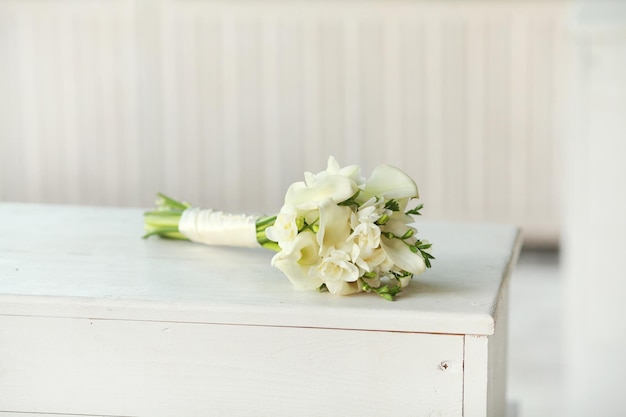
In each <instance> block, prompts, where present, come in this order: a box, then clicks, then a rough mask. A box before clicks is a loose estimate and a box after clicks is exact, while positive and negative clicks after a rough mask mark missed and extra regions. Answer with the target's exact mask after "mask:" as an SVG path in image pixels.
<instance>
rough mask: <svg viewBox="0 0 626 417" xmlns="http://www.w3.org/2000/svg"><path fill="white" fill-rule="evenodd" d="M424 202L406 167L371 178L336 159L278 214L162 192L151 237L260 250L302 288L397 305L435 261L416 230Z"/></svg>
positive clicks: (300, 186) (296, 188) (149, 216)
mask: <svg viewBox="0 0 626 417" xmlns="http://www.w3.org/2000/svg"><path fill="white" fill-rule="evenodd" d="M418 197H419V196H418V191H417V186H416V185H415V182H414V181H413V180H412V179H411V178H410V177H409V176H408V175H407V174H405V173H404V172H402V171H401V170H399V169H398V168H395V167H392V166H389V165H380V166H378V167H376V168H375V169H374V171H373V172H372V174H371V176H370V177H369V179H367V180H365V179H364V178H362V177H361V169H360V168H359V167H358V166H356V165H352V166H348V167H344V168H341V167H340V166H339V164H338V163H337V161H336V160H335V159H334V158H333V157H330V158H329V159H328V167H327V169H326V170H325V171H322V172H320V173H318V174H312V173H310V172H305V173H304V181H303V182H296V183H294V184H292V185H291V186H290V187H289V188H288V190H287V193H286V195H285V203H284V205H283V206H282V208H281V210H280V212H279V213H278V214H277V215H274V216H269V217H258V216H251V215H235V214H229V213H223V212H220V211H214V210H208V209H200V208H197V207H192V206H190V205H189V204H187V203H182V202H179V201H176V200H174V199H172V198H169V197H167V196H165V195H163V194H159V199H158V200H157V208H156V210H154V211H150V212H147V213H145V217H144V224H145V228H146V232H147V233H146V234H145V235H144V237H149V236H153V235H158V236H162V237H166V238H174V239H188V240H191V241H193V242H199V243H205V244H209V245H230V246H247V247H258V246H259V245H260V246H262V247H265V248H268V249H272V250H274V251H276V252H277V253H276V255H274V257H273V258H272V265H273V266H274V267H276V268H278V269H279V270H280V271H282V272H283V273H284V274H285V275H286V276H287V278H289V280H290V281H291V282H292V283H293V284H294V285H295V286H296V287H297V288H301V289H318V290H328V291H329V292H331V293H333V294H341V295H348V294H354V293H358V292H363V291H364V292H374V293H376V294H378V295H380V296H382V297H383V298H385V299H387V300H393V298H394V296H395V295H396V294H398V292H400V290H401V289H402V288H404V287H405V286H407V285H408V284H409V282H410V280H411V278H412V277H413V275H417V274H420V273H422V272H424V271H425V269H426V268H430V266H431V260H432V259H434V257H433V256H432V255H431V253H430V249H431V244H430V243H429V242H428V241H426V240H423V239H418V238H417V236H416V235H417V230H416V229H415V228H414V227H412V226H411V225H410V224H411V223H413V221H414V218H413V216H414V215H419V214H420V213H419V211H420V209H421V208H422V205H421V204H420V205H417V206H415V207H413V208H411V209H409V208H408V205H409V203H410V202H411V200H412V199H416V198H418Z"/></svg>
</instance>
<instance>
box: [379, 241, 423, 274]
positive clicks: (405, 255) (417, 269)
mask: <svg viewBox="0 0 626 417" xmlns="http://www.w3.org/2000/svg"><path fill="white" fill-rule="evenodd" d="M380 246H381V247H382V248H383V250H384V251H385V254H386V255H387V258H389V260H391V262H393V263H394V264H395V266H397V267H398V268H400V269H402V270H404V271H407V272H410V273H412V274H414V275H418V274H421V273H422V272H424V271H425V270H426V263H425V262H424V258H422V255H420V254H419V253H413V252H412V251H411V249H409V247H408V246H407V245H406V244H405V243H404V242H403V241H401V240H400V239H395V238H394V239H389V238H387V237H384V236H383V237H382V238H381V240H380Z"/></svg>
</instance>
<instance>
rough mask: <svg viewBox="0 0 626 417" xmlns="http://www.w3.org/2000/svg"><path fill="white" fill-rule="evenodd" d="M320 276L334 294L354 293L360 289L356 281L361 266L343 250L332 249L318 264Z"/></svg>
mask: <svg viewBox="0 0 626 417" xmlns="http://www.w3.org/2000/svg"><path fill="white" fill-rule="evenodd" d="M317 270H318V273H319V276H320V278H321V279H322V281H323V282H324V284H326V288H328V291H330V292H331V293H333V294H342V295H346V294H352V293H353V292H358V291H360V289H359V287H358V285H357V286H354V285H350V284H351V283H356V281H357V280H358V279H359V268H357V267H356V266H355V265H354V264H353V263H352V262H350V257H349V256H348V254H347V253H346V252H344V251H341V250H332V251H331V252H330V255H329V256H327V257H325V258H324V259H323V260H322V262H321V263H320V264H319V265H318V266H317Z"/></svg>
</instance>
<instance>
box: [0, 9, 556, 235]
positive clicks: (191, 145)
mask: <svg viewBox="0 0 626 417" xmlns="http://www.w3.org/2000/svg"><path fill="white" fill-rule="evenodd" d="M565 22H566V6H565V3H564V2H560V1H505V0H503V1H471V0H468V1H446V2H440V1H408V0H406V1H405V0H402V1H382V0H380V1H378V0H368V1H361V0H350V1H348V0H343V1H295V2H294V1H287V0H284V1H281V0H279V1H275V0H268V1H263V0H248V1H245V0H233V1H226V0H225V1H185V0H181V1H158V0H137V1H130V0H117V1H57V0H49V1H6V0H0V200H1V201H32V202H45V203H64V204H66V203H69V204H90V205H131V206H149V205H150V204H151V203H152V200H153V194H154V193H155V192H156V191H163V192H166V193H170V194H172V195H174V196H178V197H183V198H185V199H187V200H190V201H192V202H197V203H199V204H202V205H205V206H211V207H214V208H220V209H225V210H233V211H261V212H271V211H275V210H277V209H278V208H279V207H280V205H281V201H282V196H283V192H284V190H285V189H286V187H287V186H288V184H290V183H291V182H293V181H295V180H298V179H300V177H301V173H302V171H303V170H305V169H307V170H313V171H315V170H319V169H322V168H324V165H325V160H326V157H327V156H328V155H329V154H332V155H335V156H336V157H337V158H338V159H339V161H340V162H342V163H345V164H347V163H359V164H362V165H363V167H364V168H365V170H366V171H369V170H371V168H372V167H374V166H375V165H376V164H378V163H382V162H387V163H392V164H395V165H398V166H400V167H402V168H403V169H405V170H406V171H408V172H409V173H410V174H412V175H413V176H414V177H415V178H416V180H417V182H418V184H419V186H420V191H421V194H422V197H423V202H424V203H425V204H426V210H425V213H426V215H427V217H428V218H431V219H446V220H467V221H497V222H514V223H518V224H521V225H522V226H524V228H525V229H526V236H527V239H528V240H529V241H531V242H539V243H541V242H544V243H545V242H548V243H554V242H555V241H556V239H557V236H558V231H559V220H558V219H559V214H558V213H559V210H558V203H559V199H558V195H559V194H558V193H559V187H558V175H557V173H558V166H559V163H560V162H559V161H560V159H559V155H558V152H557V150H556V148H555V146H556V143H557V140H556V139H557V137H558V136H559V135H560V130H561V129H560V124H559V123H560V118H561V116H562V115H561V109H562V104H563V103H562V100H563V84H564V83H563V81H564V80H565V79H566V77H567V67H566V64H565V63H566V59H565V58H566V56H565V55H566V51H567V49H566V44H567V40H566V35H567V31H566V24H565Z"/></svg>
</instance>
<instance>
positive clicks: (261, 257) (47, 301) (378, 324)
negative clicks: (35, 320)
mask: <svg viewBox="0 0 626 417" xmlns="http://www.w3.org/2000/svg"><path fill="white" fill-rule="evenodd" d="M141 213H142V212H141V211H140V210H135V209H103V208H85V207H64V206H40V205H28V204H2V205H0V222H1V228H2V233H1V234H0V314H5V315H33V316H53V317H93V318H111V319H131V320H159V321H184V322H201V323H222V324H247V325H250V324H253V325H267V324H271V325H276V326H296V327H324V328H346V329H363V330H389V331H411V332H424V333H450V334H486V335H489V334H492V333H493V332H494V316H495V314H496V311H497V306H498V303H497V301H498V299H499V297H500V292H501V288H502V287H503V285H505V284H506V280H507V279H508V273H509V269H510V266H511V265H512V263H513V262H514V259H515V254H516V253H517V251H518V250H519V244H520V238H519V234H518V230H517V229H516V228H515V227H513V226H505V225H471V224H418V229H419V230H420V233H421V236H423V237H425V238H428V239H429V240H430V241H431V242H433V244H434V252H433V253H434V255H435V256H436V257H437V260H436V261H435V263H434V265H435V267H434V268H433V269H432V270H429V271H427V272H426V273H424V274H423V275H421V276H418V277H415V278H414V282H413V283H412V284H411V285H410V286H409V287H408V288H407V289H406V290H405V291H403V293H402V295H401V296H400V297H398V300H397V301H396V302H393V303H390V302H383V300H382V299H380V298H378V297H376V296H374V295H364V294H361V295H357V296H352V297H341V296H333V295H331V294H319V293H317V292H302V291H297V290H295V289H294V288H293V287H292V286H291V284H290V283H289V281H288V280H287V279H286V278H285V277H284V276H283V275H282V274H281V273H280V272H279V271H277V270H275V269H273V268H272V267H271V266H270V265H269V264H270V259H271V257H272V253H271V252H269V251H264V250H262V249H258V250H257V249H233V248H217V247H208V246H203V245H198V244H192V243H188V242H179V241H169V240H161V239H150V240H142V239H141V238H140V236H141V234H142V216H141ZM503 280H504V281H503Z"/></svg>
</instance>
